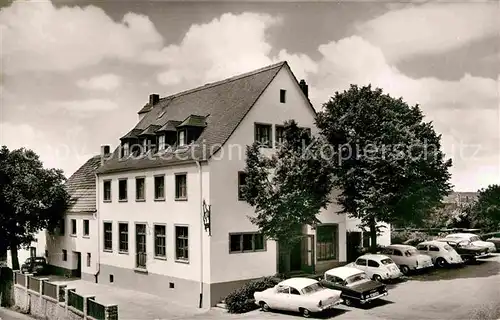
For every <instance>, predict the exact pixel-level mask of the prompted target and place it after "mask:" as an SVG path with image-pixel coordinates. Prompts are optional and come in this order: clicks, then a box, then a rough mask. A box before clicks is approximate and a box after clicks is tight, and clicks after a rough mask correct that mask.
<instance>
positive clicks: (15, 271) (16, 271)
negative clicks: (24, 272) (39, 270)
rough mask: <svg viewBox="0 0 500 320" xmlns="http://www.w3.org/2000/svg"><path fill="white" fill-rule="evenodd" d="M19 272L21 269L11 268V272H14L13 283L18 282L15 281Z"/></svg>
mask: <svg viewBox="0 0 500 320" xmlns="http://www.w3.org/2000/svg"><path fill="white" fill-rule="evenodd" d="M20 272H21V271H19V270H12V273H13V274H14V284H18V283H17V274H18V273H20Z"/></svg>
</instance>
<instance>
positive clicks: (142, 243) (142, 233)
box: [135, 223, 147, 269]
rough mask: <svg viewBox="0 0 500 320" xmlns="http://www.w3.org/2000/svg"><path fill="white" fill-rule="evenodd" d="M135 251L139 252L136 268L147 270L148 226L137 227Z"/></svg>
mask: <svg viewBox="0 0 500 320" xmlns="http://www.w3.org/2000/svg"><path fill="white" fill-rule="evenodd" d="M135 248H136V249H135V250H136V252H137V257H136V266H137V268H142V269H145V268H146V261H147V254H146V225H145V224H143V223H141V224H136V225H135Z"/></svg>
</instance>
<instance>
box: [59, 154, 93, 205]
mask: <svg viewBox="0 0 500 320" xmlns="http://www.w3.org/2000/svg"><path fill="white" fill-rule="evenodd" d="M100 165H101V156H94V157H92V158H90V159H89V160H87V162H85V163H84V164H83V165H82V166H81V167H80V168H79V169H78V170H76V172H75V173H73V175H71V177H70V178H69V179H68V180H67V181H66V183H65V184H64V187H65V188H66V190H67V192H68V193H69V194H70V196H71V198H72V200H73V203H72V205H71V207H70V208H69V209H68V212H73V213H75V212H95V211H96V177H95V174H96V170H97V168H99V166H100Z"/></svg>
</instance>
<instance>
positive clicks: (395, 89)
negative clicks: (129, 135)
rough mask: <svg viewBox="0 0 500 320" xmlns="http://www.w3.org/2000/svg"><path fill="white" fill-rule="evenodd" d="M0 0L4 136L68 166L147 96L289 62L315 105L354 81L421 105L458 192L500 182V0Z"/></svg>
mask: <svg viewBox="0 0 500 320" xmlns="http://www.w3.org/2000/svg"><path fill="white" fill-rule="evenodd" d="M1 3H5V4H4V5H2V6H1V7H0V36H1V48H0V56H1V66H0V67H1V71H2V72H1V78H0V79H1V83H0V85H1V87H0V90H1V99H0V103H1V105H0V144H2V145H4V144H5V145H7V146H8V147H9V148H10V149H15V148H19V147H27V148H31V149H33V150H34V151H35V152H37V153H38V154H39V155H40V157H41V159H42V160H43V161H44V164H45V166H47V167H56V168H61V169H63V170H64V172H65V174H66V176H68V177H69V176H70V175H71V174H72V173H73V172H74V171H75V170H76V169H78V167H79V166H80V165H82V164H83V163H84V162H85V161H86V160H87V159H88V158H89V157H90V156H92V155H96V154H99V152H100V146H101V145H103V144H109V145H111V146H112V147H113V148H114V147H116V146H117V145H118V143H119V138H120V137H121V136H122V135H124V134H125V133H126V132H128V131H129V130H130V129H131V128H132V127H133V126H134V125H135V124H136V122H137V117H138V116H137V111H139V110H140V109H141V107H142V106H143V105H144V104H146V103H147V102H148V96H149V94H151V93H159V94H160V95H161V96H166V95H169V94H172V93H175V92H178V91H181V90H184V89H189V88H192V87H196V86H200V85H204V84H206V83H208V82H213V81H217V80H221V79H224V78H226V77H230V76H233V75H236V74H239V73H243V72H247V71H250V70H253V69H257V68H260V67H263V66H266V65H269V64H272V63H275V62H278V61H283V60H286V61H288V63H289V65H290V67H291V69H292V71H293V72H294V74H295V75H296V77H297V78H298V79H305V80H306V81H307V82H308V84H309V92H310V93H309V95H310V98H311V101H312V103H313V105H314V107H315V108H316V110H321V108H322V104H323V103H324V102H326V101H328V99H329V97H331V96H333V95H334V93H335V92H336V91H343V90H345V89H348V88H349V85H350V84H357V85H367V84H370V83H371V84H372V86H374V87H379V88H382V89H383V90H384V92H386V93H389V94H390V95H391V96H394V97H397V98H398V97H402V98H403V100H405V101H406V102H408V103H409V104H411V105H414V104H419V105H420V107H421V109H422V110H423V112H424V114H425V115H426V118H425V120H426V121H432V122H433V124H434V128H435V130H436V131H437V132H438V133H439V134H441V135H442V144H443V146H442V147H443V150H444V152H445V153H446V156H447V157H449V158H451V159H452V160H453V168H452V169H451V173H452V180H451V182H452V184H453V185H454V189H455V190H456V191H476V190H478V189H480V188H484V187H486V186H487V185H489V184H494V183H500V124H499V121H500V116H499V107H500V97H499V95H500V24H499V23H498V20H499V17H500V2H497V1H494V2H493V1H491V2H465V1H463V2H458V1H457V2H433V1H413V2H406V3H403V2H398V3H390V2H385V1H384V2H382V1H379V2H375V1H373V2H369V1H342V2H341V1H334V2H317V3H314V2H279V1H273V2H229V1H226V2H208V1H200V2H195V1H184V2H169V1H149V2H146V1H116V0H115V1H77V0H75V1H52V2H50V1H43V0H36V1H15V2H10V1H9V2H7V3H6V2H5V1H3V2H1Z"/></svg>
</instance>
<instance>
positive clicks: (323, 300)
mask: <svg viewBox="0 0 500 320" xmlns="http://www.w3.org/2000/svg"><path fill="white" fill-rule="evenodd" d="M341 293H342V292H341V291H339V290H332V289H327V288H325V287H323V286H322V285H321V284H320V283H319V282H318V281H316V280H314V279H309V278H290V279H287V280H284V281H281V282H280V283H278V284H277V285H276V286H274V287H273V288H270V289H267V290H264V291H261V292H255V293H254V298H255V303H256V304H257V305H259V306H260V307H261V309H262V311H268V310H269V309H275V310H284V311H295V312H300V313H301V314H302V315H303V316H304V317H306V318H308V317H310V316H311V314H312V313H317V312H321V311H323V310H326V309H331V308H333V307H335V306H336V305H338V304H340V303H342V299H341V298H340V295H341Z"/></svg>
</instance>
